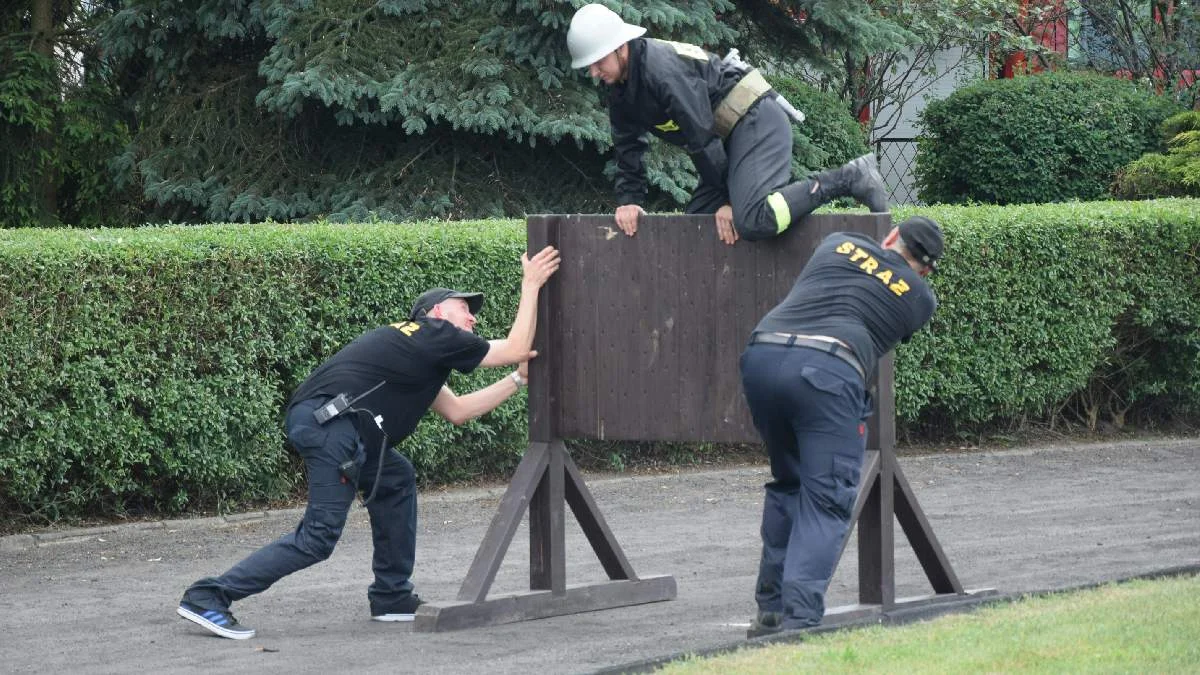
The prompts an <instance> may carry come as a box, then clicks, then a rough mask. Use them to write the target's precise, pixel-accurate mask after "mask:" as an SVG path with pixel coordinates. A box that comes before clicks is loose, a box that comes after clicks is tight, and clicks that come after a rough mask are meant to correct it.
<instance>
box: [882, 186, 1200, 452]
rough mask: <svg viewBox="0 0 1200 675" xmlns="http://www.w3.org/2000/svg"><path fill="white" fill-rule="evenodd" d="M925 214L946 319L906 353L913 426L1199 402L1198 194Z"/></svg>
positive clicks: (1179, 407) (1112, 413)
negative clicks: (941, 249) (934, 233)
mask: <svg viewBox="0 0 1200 675" xmlns="http://www.w3.org/2000/svg"><path fill="white" fill-rule="evenodd" d="M911 212H915V210H914V209H905V210H901V211H898V212H897V213H895V214H894V215H893V217H894V218H895V219H897V220H899V219H902V218H903V217H905V216H906V215H907V214H908V213H911ZM920 212H921V213H924V214H927V215H930V216H932V217H934V218H935V219H937V220H938V222H940V223H942V225H943V227H944V229H945V231H946V255H945V259H944V262H943V264H942V265H941V266H940V267H939V271H938V272H937V273H936V274H935V275H934V276H933V277H932V279H933V285H934V288H935V289H936V291H937V294H938V299H939V303H940V305H939V308H938V311H937V314H936V315H935V316H934V319H933V321H932V322H931V323H930V325H929V327H928V329H927V330H926V331H924V332H922V333H920V334H919V335H918V337H916V338H915V339H913V340H912V342H911V343H910V344H909V345H907V346H904V347H902V348H900V349H899V350H897V367H896V370H897V373H896V386H897V409H898V414H899V416H900V417H901V419H902V420H904V421H905V422H906V423H907V424H908V425H909V427H910V428H926V429H928V428H930V427H941V430H942V431H945V430H952V429H953V427H954V426H958V425H962V426H967V425H970V424H971V423H981V422H988V421H992V420H996V419H1019V418H1027V417H1031V416H1052V415H1054V414H1056V413H1057V412H1059V411H1062V410H1064V409H1069V410H1071V411H1073V412H1076V413H1078V414H1081V415H1082V416H1083V418H1084V420H1083V421H1090V422H1091V423H1092V424H1094V423H1095V422H1096V421H1097V417H1099V418H1101V419H1103V420H1104V421H1108V422H1111V423H1115V424H1118V425H1119V424H1121V423H1122V422H1123V421H1124V415H1125V414H1126V412H1128V411H1129V410H1130V409H1131V408H1136V407H1138V406H1142V407H1145V406H1148V405H1154V406H1157V408H1156V409H1157V410H1158V411H1159V412H1160V413H1162V412H1167V411H1186V412H1194V411H1196V410H1197V409H1200V262H1198V259H1197V255H1196V251H1197V250H1198V249H1200V201H1197V200H1186V199H1184V200H1170V199H1167V200H1159V201H1146V202H1092V203H1071V204H1056V205H1045V206H1010V207H998V206H986V207H953V206H943V207H935V208H927V209H921V210H920ZM1048 418H1049V417H1048Z"/></svg>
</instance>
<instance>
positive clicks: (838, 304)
mask: <svg viewBox="0 0 1200 675" xmlns="http://www.w3.org/2000/svg"><path fill="white" fill-rule="evenodd" d="M936 308H937V298H935V297H934V295H933V289H931V288H930V287H929V284H928V283H926V282H925V279H923V278H922V277H921V275H919V274H917V273H916V272H915V271H913V269H912V268H911V267H909V266H908V262H906V261H905V260H904V257H903V256H901V255H900V254H899V253H897V252H896V251H891V250H887V249H884V248H883V247H881V246H880V245H879V244H877V243H875V242H874V241H871V240H870V239H869V238H867V237H865V236H863V235H861V234H855V233H847V232H839V233H836V234H831V235H829V236H828V237H826V238H825V240H824V241H822V242H821V244H820V245H819V246H818V247H817V250H816V251H814V252H813V255H812V258H811V259H810V260H809V262H808V264H807V265H805V266H804V271H802V272H801V273H800V276H799V277H798V278H797V279H796V283H795V284H794V285H793V286H792V290H791V291H790V292H789V293H788V294H787V297H786V298H784V299H783V302H780V303H779V304H778V305H776V306H775V308H774V309H772V310H771V311H770V312H768V313H767V315H766V316H764V317H763V319H762V321H760V322H759V323H758V326H757V327H756V328H755V329H754V331H755V332H756V333H793V334H801V335H826V336H829V337H833V338H837V339H839V340H841V341H842V342H845V343H846V344H848V345H850V348H851V349H853V350H854V354H855V355H856V356H857V357H858V360H859V362H860V363H861V364H862V366H863V368H865V369H866V371H867V376H868V377H870V376H871V374H872V373H874V372H875V367H876V365H877V364H878V362H879V358H880V357H881V356H883V355H884V354H886V353H887V352H889V351H891V350H892V349H893V348H895V346H896V345H897V344H899V343H900V342H901V341H907V340H908V339H909V338H910V337H912V335H913V333H915V332H917V331H918V330H920V329H921V327H922V326H924V325H925V324H926V323H927V322H928V321H929V319H930V318H932V317H933V312H934V310H935V309H936Z"/></svg>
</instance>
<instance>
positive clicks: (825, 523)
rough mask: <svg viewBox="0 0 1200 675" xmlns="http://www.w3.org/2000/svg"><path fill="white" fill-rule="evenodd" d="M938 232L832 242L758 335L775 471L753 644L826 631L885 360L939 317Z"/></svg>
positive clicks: (922, 228) (749, 363)
mask: <svg viewBox="0 0 1200 675" xmlns="http://www.w3.org/2000/svg"><path fill="white" fill-rule="evenodd" d="M942 248H943V242H942V232H941V229H940V228H939V227H938V225H937V223H935V222H934V221H933V220H931V219H929V218H926V217H924V216H913V217H912V218H909V219H907V220H905V221H904V222H902V223H900V224H899V225H898V226H896V227H894V228H892V230H891V232H889V233H888V235H887V236H886V237H885V238H884V240H883V242H882V243H881V244H877V243H875V242H874V241H872V240H871V239H869V238H867V237H865V236H863V235H859V234H853V233H838V234H832V235H830V236H828V237H827V238H826V239H825V240H824V241H822V242H821V244H820V245H819V246H818V247H817V249H816V250H815V251H814V252H813V255H812V258H811V259H810V260H809V261H808V263H807V264H806V265H805V266H804V270H803V271H802V272H801V273H800V276H799V277H798V278H797V279H796V283H795V285H793V286H792V290H791V291H790V292H789V293H788V295H787V297H785V298H784V299H783V301H782V302H780V303H779V304H778V305H777V306H776V307H775V308H774V309H772V310H771V311H770V312H768V313H767V315H766V316H765V317H763V319H762V320H761V321H760V322H759V324H758V326H756V327H755V329H754V332H753V334H752V335H751V337H750V345H749V346H748V347H746V351H745V352H744V353H743V354H742V359H741V373H742V386H743V389H744V391H745V394H746V402H747V403H748V404H749V407H750V413H751V416H752V417H753V418H754V426H755V428H756V429H758V432H759V434H760V435H761V436H762V439H763V441H764V443H765V444H766V446H767V453H768V456H769V457H770V462H771V476H772V478H773V480H772V481H771V482H770V483H767V485H766V497H765V499H764V501H763V516H762V530H761V535H762V542H763V543H762V557H761V559H760V562H759V571H758V582H757V585H756V588H755V600H756V602H757V604H758V616H757V617H756V618H755V621H754V623H753V624H752V625H751V628H750V636H751V637H754V636H758V635H765V634H768V633H773V632H777V631H780V630H793V629H799V628H805V627H808V626H815V625H817V624H818V623H820V622H821V618H822V617H823V616H824V613H825V591H826V590H827V588H828V586H829V578H830V576H831V575H832V574H833V567H834V565H835V564H836V562H837V560H836V557H837V555H838V552H839V551H840V550H841V547H842V541H843V540H844V539H845V537H846V533H847V531H848V530H849V528H850V516H851V515H852V511H853V509H854V500H855V498H856V496H857V494H858V482H859V474H860V471H861V467H862V460H863V452H864V450H865V448H866V435H865V427H866V425H865V421H866V418H867V416H868V415H869V414H870V412H871V402H870V397H869V396H868V395H867V393H866V383H867V381H869V380H870V378H871V377H872V375H873V374H874V372H875V370H876V367H877V364H878V361H879V358H880V357H881V356H883V355H884V354H886V353H887V352H889V351H891V350H892V349H893V348H895V347H896V345H897V344H899V343H901V342H904V341H907V340H908V339H909V338H910V337H912V335H913V334H914V333H916V332H917V331H918V330H920V329H921V328H922V327H923V326H924V325H925V324H926V323H928V322H929V320H930V318H932V317H933V312H934V310H935V309H936V308H937V299H936V298H935V297H934V294H933V290H932V289H931V288H930V287H929V284H928V283H926V281H925V277H926V276H927V275H928V274H929V273H930V272H931V271H933V269H934V268H935V267H936V265H937V262H938V259H939V258H940V257H941V256H942Z"/></svg>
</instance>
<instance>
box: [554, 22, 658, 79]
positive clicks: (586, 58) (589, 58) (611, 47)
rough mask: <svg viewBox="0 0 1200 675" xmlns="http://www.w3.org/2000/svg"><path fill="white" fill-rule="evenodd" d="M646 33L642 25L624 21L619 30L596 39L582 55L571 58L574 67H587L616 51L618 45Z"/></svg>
mask: <svg viewBox="0 0 1200 675" xmlns="http://www.w3.org/2000/svg"><path fill="white" fill-rule="evenodd" d="M645 34H646V29H645V28H642V27H641V26H634V25H632V24H628V23H622V24H621V27H620V29H619V30H617V31H614V32H613V33H610V34H609V35H605V36H604V37H603V38H602V39H599V40H596V41H594V43H593V44H590V45H588V49H587V50H586V51H584V52H583V53H582V54H581V55H579V56H575V57H573V58H572V59H571V67H572V68H587V67H588V66H590V65H592V64H593V63H595V62H597V61H599V60H600V59H602V58H604V57H605V56H608V55H609V54H611V53H612V52H614V51H616V50H617V48H618V47H620V46H621V45H623V44H625V43H626V42H629V41H630V40H633V39H634V38H639V37H641V36H643V35H645Z"/></svg>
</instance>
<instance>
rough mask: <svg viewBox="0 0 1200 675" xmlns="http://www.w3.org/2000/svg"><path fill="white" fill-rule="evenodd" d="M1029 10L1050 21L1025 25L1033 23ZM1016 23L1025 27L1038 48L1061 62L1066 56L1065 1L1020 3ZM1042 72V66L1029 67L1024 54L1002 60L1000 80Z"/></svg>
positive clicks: (1052, 0)
mask: <svg viewBox="0 0 1200 675" xmlns="http://www.w3.org/2000/svg"><path fill="white" fill-rule="evenodd" d="M1031 9H1033V10H1035V11H1036V12H1037V13H1038V14H1039V15H1044V16H1050V17H1051V19H1050V20H1048V21H1039V22H1036V23H1034V24H1033V25H1032V26H1030V25H1029V23H1027V22H1030V23H1032V22H1033V21H1034V20H1033V19H1030V18H1029V13H1030V10H1031ZM1017 21H1019V22H1020V23H1021V24H1022V25H1025V26H1026V30H1028V31H1029V36H1030V37H1032V38H1033V39H1034V40H1035V41H1036V42H1037V43H1038V44H1040V45H1041V46H1043V47H1046V48H1047V49H1049V50H1051V51H1053V52H1054V53H1055V54H1059V55H1061V56H1063V57H1064V58H1065V57H1066V56H1067V11H1066V6H1065V2H1064V0H1022V2H1021V11H1020V12H1019V13H1018V15H1017ZM1042 70H1043V68H1042V64H1041V63H1039V62H1038V61H1037V60H1036V59H1035V60H1034V61H1033V63H1029V59H1028V57H1027V56H1026V55H1025V52H1015V53H1013V54H1010V55H1009V57H1008V58H1006V59H1004V65H1003V66H1002V67H1001V68H1000V77H1002V78H1011V77H1015V76H1017V75H1025V74H1027V73H1040V72H1041V71H1042Z"/></svg>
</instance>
